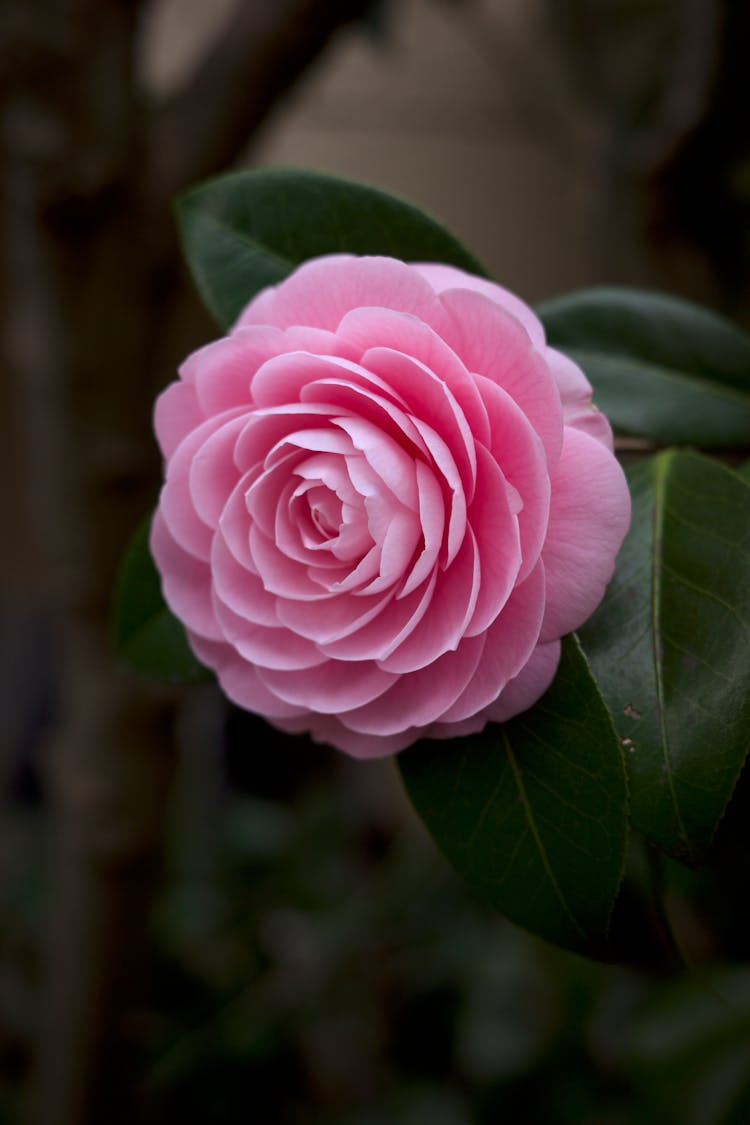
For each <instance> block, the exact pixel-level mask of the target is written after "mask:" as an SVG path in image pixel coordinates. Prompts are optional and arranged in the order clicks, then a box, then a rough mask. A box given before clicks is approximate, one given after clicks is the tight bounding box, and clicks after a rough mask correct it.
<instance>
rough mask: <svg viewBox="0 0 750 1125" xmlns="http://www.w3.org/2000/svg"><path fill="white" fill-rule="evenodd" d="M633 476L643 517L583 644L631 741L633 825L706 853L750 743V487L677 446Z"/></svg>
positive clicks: (636, 507) (684, 850) (665, 842)
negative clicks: (677, 449) (678, 450)
mask: <svg viewBox="0 0 750 1125" xmlns="http://www.w3.org/2000/svg"><path fill="white" fill-rule="evenodd" d="M629 481H630V487H631V493H632V496H633V522H632V527H631V530H630V532H629V534H628V536H627V538H626V540H625V543H624V544H623V547H622V550H621V552H620V556H619V558H618V562H617V568H616V571H615V577H614V579H613V581H612V583H611V584H610V587H609V589H608V591H607V594H606V597H605V599H604V601H603V603H602V605H601V607H600V608H599V610H597V612H596V613H595V614H594V616H593V617H592V618H591V619H590V621H588V622H587V623H586V625H584V627H583V629H581V631H580V637H581V643H582V644H583V646H584V650H585V652H586V653H587V655H588V657H589V659H590V661H591V666H592V669H593V671H594V674H595V675H596V678H597V680H598V682H599V685H600V687H601V689H602V692H603V694H604V697H605V699H606V700H607V702H608V704H609V707H610V710H611V711H612V714H613V717H614V720H615V725H616V727H617V729H618V732H619V734H620V736H621V738H622V741H623V745H624V747H625V750H626V762H627V765H628V773H629V780H630V795H631V812H632V819H633V824H634V825H635V827H636V828H638V829H639V830H640V831H641V832H643V834H644V835H645V836H646V837H647V838H648V839H649V840H651V841H652V842H653V843H654V844H657V845H658V846H659V847H660V848H662V849H663V850H665V851H667V852H669V853H670V854H672V855H674V856H676V857H677V858H679V859H683V860H686V861H688V862H697V861H700V860H701V859H703V858H704V857H705V854H706V851H707V849H708V847H709V845H710V843H711V838H712V836H713V833H714V830H715V828H716V825H717V823H718V821H719V819H720V818H721V816H722V814H723V812H724V809H725V807H726V804H727V801H728V800H729V798H730V796H731V794H732V790H733V789H734V785H735V782H736V780H737V777H738V775H739V773H740V770H741V768H742V765H743V762H744V760H745V756H746V753H747V750H748V746H749V745H750V485H748V483H746V482H745V481H743V480H742V479H741V478H740V477H739V476H738V475H737V474H736V473H733V472H732V471H731V470H729V469H727V468H725V467H724V466H723V465H720V464H719V463H718V462H716V461H712V460H709V459H708V458H705V457H701V456H699V455H698V454H693V453H680V452H676V451H674V450H671V451H667V452H665V453H662V454H660V455H659V456H658V457H655V458H653V459H650V460H648V461H644V462H641V463H639V464H638V465H637V466H635V468H633V469H631V470H630V472H629Z"/></svg>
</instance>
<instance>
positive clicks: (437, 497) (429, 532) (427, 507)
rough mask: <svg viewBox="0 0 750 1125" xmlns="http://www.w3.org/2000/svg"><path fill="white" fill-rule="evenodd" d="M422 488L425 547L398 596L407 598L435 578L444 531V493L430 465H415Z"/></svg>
mask: <svg viewBox="0 0 750 1125" xmlns="http://www.w3.org/2000/svg"><path fill="white" fill-rule="evenodd" d="M416 469H417V485H418V488H419V526H420V527H421V529H422V540H423V547H422V551H421V553H420V555H419V557H418V558H417V559H416V561H415V563H414V566H413V567H412V569H411V573H410V574H409V576H408V578H407V580H406V583H405V585H404V587H403V589H402V590H401V592H400V593H399V594H398V597H399V598H404V597H406V596H407V594H410V593H411V592H412V590H416V588H417V586H419V585H420V583H422V582H424V580H425V579H426V578H427V577H428V575H430V574H432V572H433V570H434V568H435V565H436V563H437V560H438V556H439V553H440V547H441V545H442V542H443V532H444V530H445V504H444V502H443V492H442V489H441V488H440V485H439V484H438V482H437V480H436V479H435V473H434V472H433V469H432V466H431V465H425V464H424V463H423V462H422V461H417V462H416Z"/></svg>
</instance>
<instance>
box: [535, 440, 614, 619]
mask: <svg viewBox="0 0 750 1125" xmlns="http://www.w3.org/2000/svg"><path fill="white" fill-rule="evenodd" d="M629 523H630V494H629V492H628V486H627V483H626V481H625V475H624V473H623V471H622V469H621V468H620V465H619V464H618V462H617V461H616V459H615V458H614V457H613V455H612V454H611V453H610V452H609V450H607V449H606V448H605V447H604V446H603V445H602V444H601V442H598V441H596V440H595V439H594V438H592V437H591V436H590V435H589V434H586V433H583V432H582V431H581V430H577V429H573V428H572V427H571V426H566V427H565V441H564V444H563V451H562V456H561V457H560V461H559V463H558V465H557V467H556V468H555V471H554V473H553V474H552V500H551V505H550V518H549V528H548V531H547V539H546V541H545V544H544V549H543V551H542V559H543V561H544V566H545V570H546V572H547V609H546V613H545V616H544V624H543V626H542V635H541V637H542V640H543V641H549V640H553V639H555V638H557V637H561V636H563V635H564V634H565V633H570V632H571V631H572V630H573V629H577V628H578V626H579V625H582V624H583V622H584V621H585V620H586V619H587V618H588V617H589V616H590V615H591V614H592V613H593V612H594V610H595V609H596V607H597V606H598V604H599V602H600V601H601V600H602V597H603V596H604V590H605V588H606V585H607V583H608V582H609V580H610V578H611V577H612V572H613V570H614V565H615V556H616V554H617V552H618V550H619V549H620V544H621V543H622V540H623V538H624V536H625V532H626V531H627V529H628V524H629Z"/></svg>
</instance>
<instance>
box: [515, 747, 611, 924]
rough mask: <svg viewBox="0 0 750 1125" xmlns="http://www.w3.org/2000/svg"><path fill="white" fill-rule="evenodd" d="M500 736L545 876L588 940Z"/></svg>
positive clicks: (516, 767) (518, 771)
mask: <svg viewBox="0 0 750 1125" xmlns="http://www.w3.org/2000/svg"><path fill="white" fill-rule="evenodd" d="M501 729H502V728H501ZM502 737H503V746H504V748H505V753H506V755H507V757H508V763H509V764H510V768H511V770H512V771H513V778H514V780H515V783H516V786H517V788H518V794H519V797H520V799H521V804H522V805H523V810H524V813H525V816H526V822H527V824H528V826H529V830H530V831H531V834H532V836H533V837H534V843H535V844H536V846H537V851H538V852H539V857H540V859H541V861H542V866H543V867H544V870H545V872H546V874H547V878H548V879H549V881H550V884H551V886H552V889H553V891H554V892H555V896H556V898H557V900H558V902H559V903H560V905H561V907H562V909H563V912H564V913H565V915H566V917H567V918H568V919H569V921H570V923H571V924H572V926H573V927H574V929H575V930H576V931H577V932H578V933H579V934H580V935H581V937H582V938H583V939H584V940H585V941H587V942H588V941H589V940H590V938H589V935H588V934H587V933H586V931H585V929H584V928H583V926H582V925H581V923H580V922H579V921H578V919H577V918H576V916H575V914H574V913H573V911H572V909H571V907H570V906H569V905H568V901H567V899H566V898H565V895H564V894H563V892H562V891H561V889H560V886H559V884H558V882H557V879H556V878H555V873H554V871H553V870H552V866H551V864H550V861H549V856H548V855H547V849H546V848H545V846H544V844H543V842H542V838H541V835H540V832H539V829H538V827H537V824H536V820H535V819H534V814H533V812H532V810H531V802H530V801H529V797H528V794H527V792H526V787H525V785H524V783H523V777H522V775H521V771H520V769H519V768H518V763H517V762H516V759H515V755H514V753H513V749H512V747H511V745H510V740H509V739H508V735H507V734H506V733H505V730H504V729H502Z"/></svg>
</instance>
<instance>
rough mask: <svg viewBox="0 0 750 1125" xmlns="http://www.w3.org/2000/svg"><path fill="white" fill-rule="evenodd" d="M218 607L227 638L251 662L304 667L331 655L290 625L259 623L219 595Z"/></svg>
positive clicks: (314, 664)
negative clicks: (271, 626)
mask: <svg viewBox="0 0 750 1125" xmlns="http://www.w3.org/2000/svg"><path fill="white" fill-rule="evenodd" d="M214 610H215V612H216V619H217V621H218V622H219V625H220V626H221V629H222V632H223V634H224V637H225V638H226V640H227V641H228V642H229V643H230V644H231V645H232V647H233V648H234V649H235V650H236V651H237V652H238V654H239V655H240V656H241V657H242V658H243V660H248V661H249V662H250V663H251V664H257V665H260V666H261V667H264V668H283V669H287V670H289V669H292V670H294V669H296V670H298V671H300V670H303V669H306V668H313V667H315V666H316V665H318V664H323V662H324V661H325V660H326V659H327V657H325V656H324V655H323V654H322V653H321V652H320V649H318V648H317V646H316V645H314V644H312V642H311V641H308V640H305V639H304V638H303V637H300V636H298V635H296V634H295V633H290V632H289V630H288V629H269V628H267V627H266V626H264V625H255V624H253V623H252V622H249V621H247V620H246V619H245V618H243V617H239V616H238V615H237V614H236V613H232V611H231V610H230V609H229V608H228V607H227V606H226V605H224V603H223V602H221V601H220V600H219V599H215V600H214Z"/></svg>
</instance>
